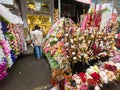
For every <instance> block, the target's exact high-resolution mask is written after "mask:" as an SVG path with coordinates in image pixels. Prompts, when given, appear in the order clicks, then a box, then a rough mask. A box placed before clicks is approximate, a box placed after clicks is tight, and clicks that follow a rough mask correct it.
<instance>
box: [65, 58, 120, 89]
mask: <svg viewBox="0 0 120 90" xmlns="http://www.w3.org/2000/svg"><path fill="white" fill-rule="evenodd" d="M119 57H120V56H119ZM118 61H120V59H119V60H118ZM118 61H117V62H112V61H108V62H104V63H102V64H101V65H94V66H91V67H90V68H88V69H87V70H86V72H85V73H84V72H80V73H78V74H74V75H73V76H72V78H71V79H70V80H69V81H68V80H67V79H66V80H65V90H88V88H89V85H92V86H94V87H95V90H100V87H102V86H103V84H104V83H105V84H107V83H109V82H113V81H114V80H117V79H119V76H120V63H118Z"/></svg>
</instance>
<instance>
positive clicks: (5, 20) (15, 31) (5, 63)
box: [0, 4, 25, 80]
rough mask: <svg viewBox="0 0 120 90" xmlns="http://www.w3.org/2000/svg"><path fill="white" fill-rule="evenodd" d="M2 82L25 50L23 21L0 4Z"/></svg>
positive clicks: (0, 74) (0, 76)
mask: <svg viewBox="0 0 120 90" xmlns="http://www.w3.org/2000/svg"><path fill="white" fill-rule="evenodd" d="M0 8H1V11H0V80H1V79H3V78H4V77H5V76H6V75H7V69H8V68H10V67H11V66H12V65H13V63H14V62H15V60H16V58H17V56H18V55H20V54H21V53H23V51H24V50H25V40H24V37H23V31H22V24H23V22H22V20H21V18H20V17H18V16H16V15H13V14H12V13H11V12H10V11H9V10H8V9H7V8H6V7H4V6H3V5H1V4H0Z"/></svg>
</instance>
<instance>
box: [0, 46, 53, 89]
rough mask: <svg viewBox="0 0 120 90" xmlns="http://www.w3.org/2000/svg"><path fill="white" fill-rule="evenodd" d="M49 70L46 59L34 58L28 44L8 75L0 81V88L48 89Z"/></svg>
mask: <svg viewBox="0 0 120 90" xmlns="http://www.w3.org/2000/svg"><path fill="white" fill-rule="evenodd" d="M50 72H51V71H50V68H49V64H48V61H47V59H46V58H45V57H44V58H42V59H36V58H34V56H33V48H32V47H31V46H29V47H28V50H27V51H26V52H25V53H24V54H23V55H21V56H19V58H18V59H17V60H16V61H15V63H14V64H13V66H12V67H11V68H10V69H9V70H8V73H9V74H8V76H7V77H6V78H5V79H3V80H1V81H0V90H50V88H52V85H51V84H50Z"/></svg>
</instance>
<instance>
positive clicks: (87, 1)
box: [76, 0, 92, 4]
mask: <svg viewBox="0 0 120 90" xmlns="http://www.w3.org/2000/svg"><path fill="white" fill-rule="evenodd" d="M76 1H78V2H82V3H86V4H91V3H92V0H76Z"/></svg>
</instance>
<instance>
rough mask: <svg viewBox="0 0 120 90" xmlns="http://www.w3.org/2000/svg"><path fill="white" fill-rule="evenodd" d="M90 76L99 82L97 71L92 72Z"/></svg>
mask: <svg viewBox="0 0 120 90" xmlns="http://www.w3.org/2000/svg"><path fill="white" fill-rule="evenodd" d="M91 76H92V78H93V79H94V80H95V81H96V82H97V83H100V75H99V74H98V73H96V72H93V73H92V74H91Z"/></svg>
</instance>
